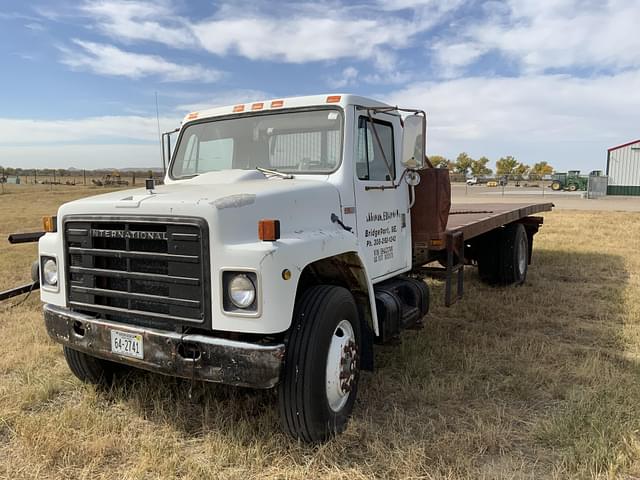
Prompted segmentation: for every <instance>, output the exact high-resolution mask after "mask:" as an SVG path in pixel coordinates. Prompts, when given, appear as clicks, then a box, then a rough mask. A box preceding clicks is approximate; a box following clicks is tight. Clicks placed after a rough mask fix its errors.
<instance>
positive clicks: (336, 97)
mask: <svg viewBox="0 0 640 480" xmlns="http://www.w3.org/2000/svg"><path fill="white" fill-rule="evenodd" d="M340 98H341V97H340V95H329V96H328V97H327V103H339V102H340Z"/></svg>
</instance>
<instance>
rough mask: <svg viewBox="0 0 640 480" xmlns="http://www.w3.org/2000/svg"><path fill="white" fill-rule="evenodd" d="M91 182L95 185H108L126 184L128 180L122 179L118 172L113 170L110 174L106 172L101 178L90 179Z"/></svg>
mask: <svg viewBox="0 0 640 480" xmlns="http://www.w3.org/2000/svg"><path fill="white" fill-rule="evenodd" d="M91 183H93V184H94V185H95V186H96V187H109V186H114V185H116V186H128V185H129V181H128V180H123V179H122V177H121V176H120V173H118V172H113V173H112V174H106V175H105V176H104V177H102V179H100V180H98V179H95V178H94V179H92V180H91Z"/></svg>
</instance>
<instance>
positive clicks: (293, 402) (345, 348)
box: [278, 285, 361, 443]
mask: <svg viewBox="0 0 640 480" xmlns="http://www.w3.org/2000/svg"><path fill="white" fill-rule="evenodd" d="M360 350H361V328H360V320H359V317H358V310H357V307H356V303H355V301H354V299H353V296H352V295H351V293H350V292H349V290H347V289H346V288H342V287H336V286H331V285H318V286H314V287H311V288H310V289H309V290H307V291H306V292H304V293H303V294H302V296H301V298H300V299H299V301H298V302H297V303H296V307H295V309H294V314H293V322H292V326H291V330H290V336H289V340H288V343H287V350H286V356H285V364H284V368H283V375H282V379H281V381H280V385H279V387H278V403H279V410H280V422H281V425H282V428H283V429H284V430H285V431H286V432H288V433H289V434H290V435H291V436H292V437H293V438H295V439H298V440H302V441H304V442H307V443H317V442H323V441H325V440H327V439H329V438H330V437H332V436H334V435H336V434H338V433H340V432H342V431H343V430H344V429H345V428H346V426H347V423H348V421H349V417H350V416H351V412H352V410H353V405H354V403H355V400H356V395H357V393H358V379H359V373H360V358H359V353H360Z"/></svg>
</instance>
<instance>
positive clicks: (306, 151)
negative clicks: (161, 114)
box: [171, 108, 343, 178]
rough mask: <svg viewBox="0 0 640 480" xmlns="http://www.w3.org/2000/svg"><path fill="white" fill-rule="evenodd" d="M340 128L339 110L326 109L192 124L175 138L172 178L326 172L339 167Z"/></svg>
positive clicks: (341, 124) (341, 126)
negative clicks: (236, 172)
mask: <svg viewBox="0 0 640 480" xmlns="http://www.w3.org/2000/svg"><path fill="white" fill-rule="evenodd" d="M342 129H343V119H342V112H341V111H340V110H337V109H326V108H325V109H322V110H311V111H309V110H306V111H288V112H287V111H283V112H278V113H271V112H270V113H268V114H261V115H252V116H245V117H234V118H226V119H219V120H216V119H212V120H211V121H207V122H202V123H196V124H193V125H189V126H187V127H186V128H185V129H184V131H183V133H182V135H181V137H180V138H181V140H180V143H179V145H178V148H177V151H176V154H175V157H174V161H173V164H172V167H171V176H172V177H173V178H181V177H190V176H193V175H197V174H199V173H205V172H213V171H219V170H227V169H231V168H237V169H243V170H255V169H256V167H260V168H266V169H270V170H276V171H279V172H287V173H324V174H326V173H330V172H332V171H334V170H335V169H336V168H338V166H339V165H340V159H341V153H342Z"/></svg>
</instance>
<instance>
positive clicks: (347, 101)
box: [183, 93, 391, 123]
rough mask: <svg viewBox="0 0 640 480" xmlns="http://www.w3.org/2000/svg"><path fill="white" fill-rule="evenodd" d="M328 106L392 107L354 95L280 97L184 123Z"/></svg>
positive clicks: (209, 112) (212, 111) (230, 107)
mask: <svg viewBox="0 0 640 480" xmlns="http://www.w3.org/2000/svg"><path fill="white" fill-rule="evenodd" d="M326 105H337V106H340V107H342V108H344V107H346V106H347V105H360V106H363V107H390V106H391V105H388V104H386V103H382V102H379V101H377V100H374V99H372V98H367V97H361V96H359V95H352V94H350V93H327V94H323V95H309V96H305V97H286V98H283V97H280V98H274V99H270V100H258V101H255V102H246V103H237V104H235V105H227V106H224V107H215V108H208V109H205V110H200V111H197V112H191V113H189V114H187V115H186V116H185V117H184V120H183V123H186V122H188V121H190V120H196V119H202V118H209V117H218V116H221V115H230V114H233V113H242V112H251V111H267V110H279V109H282V108H300V107H316V106H326Z"/></svg>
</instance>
